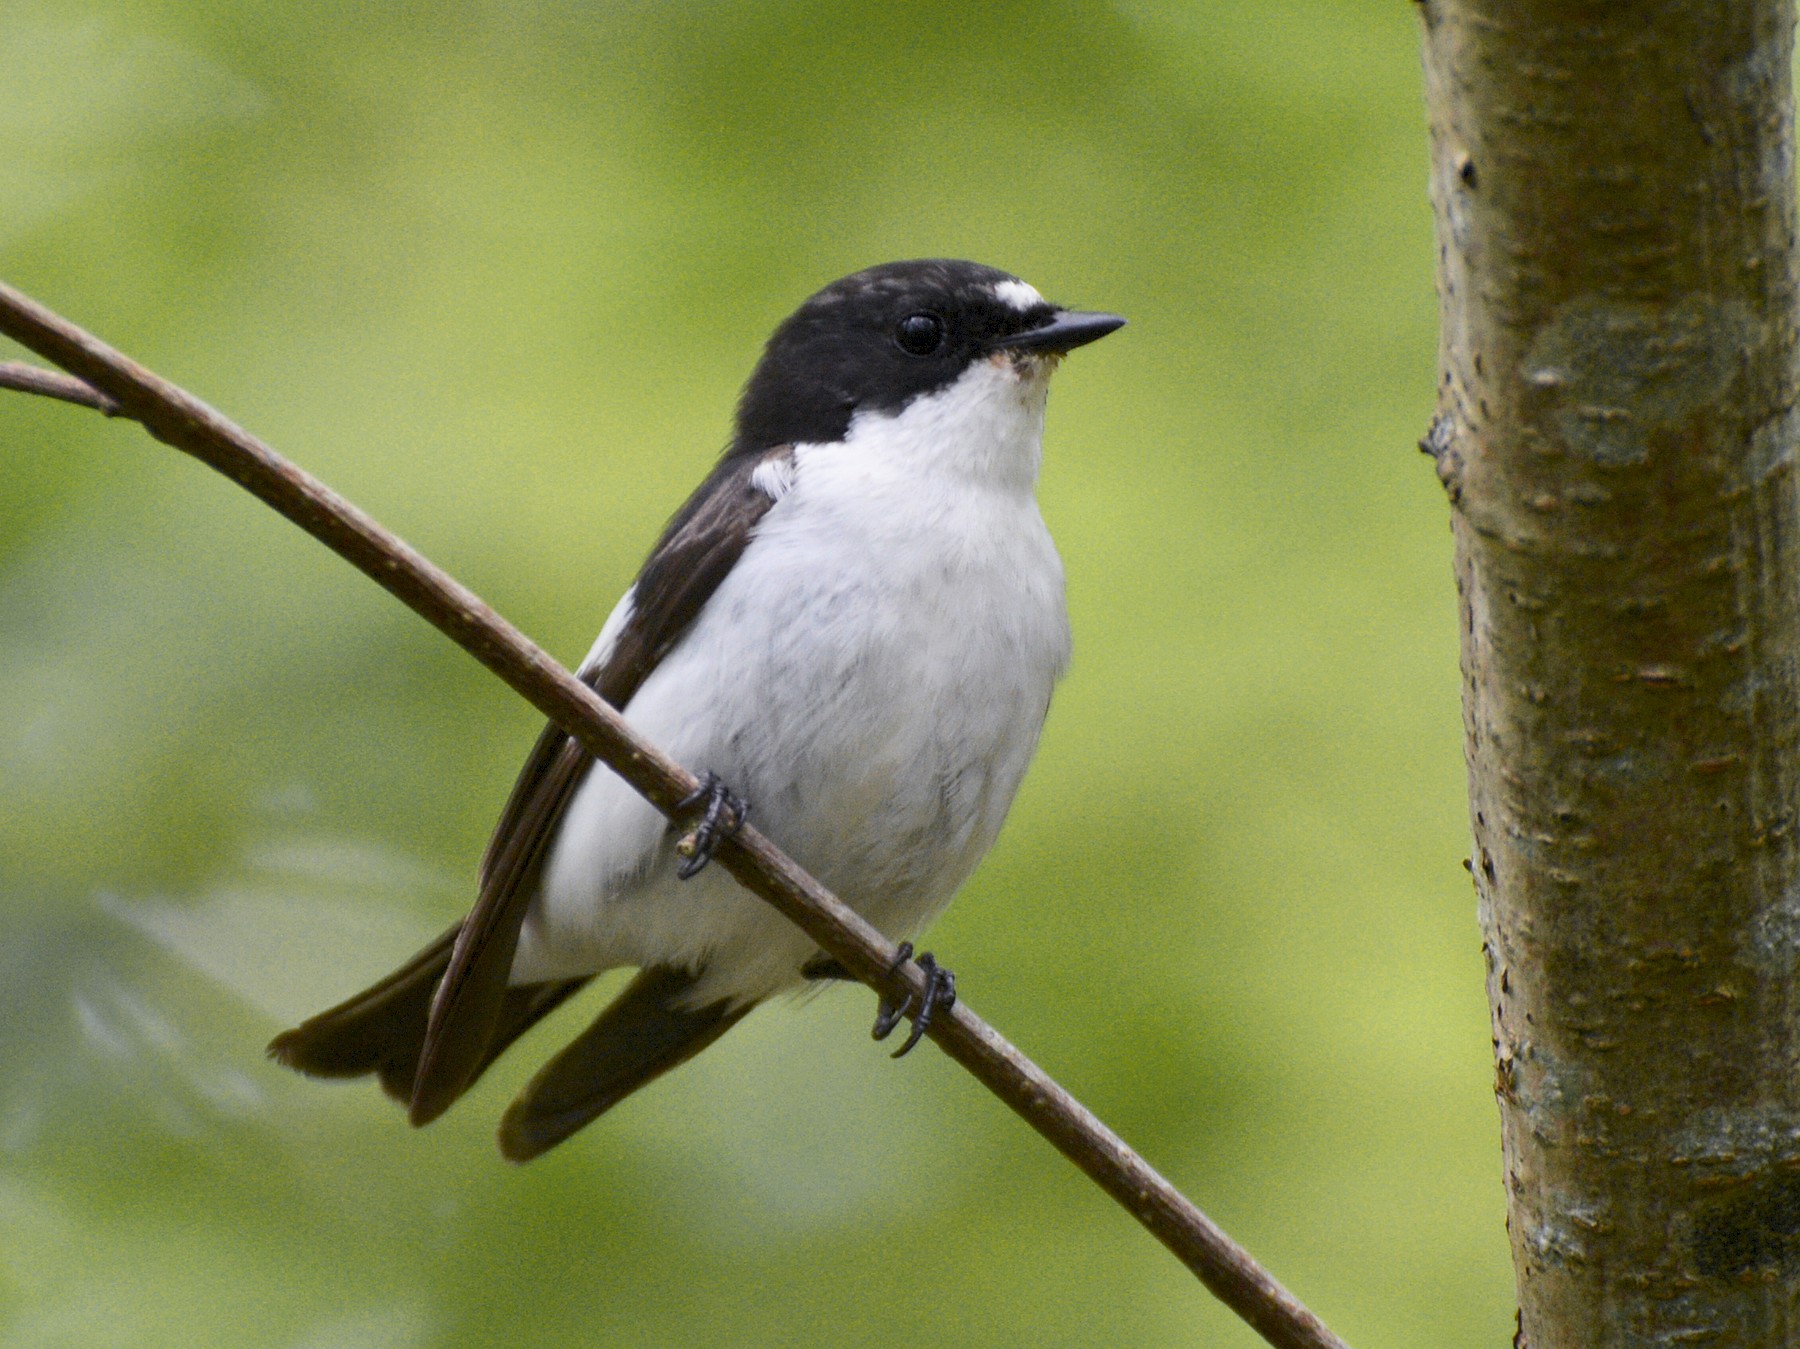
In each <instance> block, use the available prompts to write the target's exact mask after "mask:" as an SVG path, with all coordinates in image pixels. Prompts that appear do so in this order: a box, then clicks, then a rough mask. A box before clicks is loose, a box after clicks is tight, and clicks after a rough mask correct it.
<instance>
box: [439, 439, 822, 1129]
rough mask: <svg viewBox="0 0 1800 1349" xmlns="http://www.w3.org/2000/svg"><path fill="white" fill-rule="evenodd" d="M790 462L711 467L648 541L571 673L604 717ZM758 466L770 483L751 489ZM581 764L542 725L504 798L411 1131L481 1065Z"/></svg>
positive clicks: (709, 586) (666, 642)
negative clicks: (601, 634)
mask: <svg viewBox="0 0 1800 1349" xmlns="http://www.w3.org/2000/svg"><path fill="white" fill-rule="evenodd" d="M792 458H793V448H792V447H791V446H787V445H781V446H777V447H775V448H774V449H772V450H767V451H764V452H763V453H761V454H729V455H727V456H726V457H725V458H724V459H722V460H721V461H720V462H719V465H718V467H717V468H715V469H714V470H713V471H712V473H711V474H710V475H709V476H708V477H707V479H706V481H705V482H703V483H701V484H700V486H699V488H698V489H697V490H696V491H695V492H694V494H693V496H691V497H690V498H688V501H687V504H686V505H684V506H683V507H682V508H681V510H680V511H679V512H677V513H676V515H675V518H674V519H672V520H670V521H669V524H668V527H667V528H666V529H664V531H663V534H662V537H661V538H660V539H658V540H657V543H656V547H655V548H653V549H652V550H651V552H650V556H649V558H648V559H647V560H646V561H645V563H644V566H643V569H642V570H641V571H640V572H639V573H638V578H637V581H636V583H635V584H634V585H633V586H632V589H631V605H632V608H631V613H630V615H629V616H628V618H627V619H626V622H625V624H624V626H623V627H621V628H620V630H619V632H618V634H617V636H616V638H615V639H614V641H613V642H612V644H611V646H610V647H609V648H608V649H606V650H604V651H599V652H596V653H595V659H594V660H593V661H592V662H591V663H590V664H588V665H584V666H583V667H582V669H581V670H580V671H579V674H580V678H581V679H582V681H583V682H584V683H586V684H587V685H588V686H589V687H591V688H592V689H593V690H594V691H595V692H596V693H598V694H599V695H600V696H601V697H602V698H604V699H606V701H607V702H609V703H611V704H612V705H613V706H614V707H616V708H620V709H623V708H625V707H626V705H627V704H629V703H630V701H631V698H632V695H633V694H635V693H636V692H637V691H638V689H639V687H640V686H641V685H642V684H643V682H644V680H646V679H647V678H649V676H650V673H651V672H652V671H653V670H655V669H656V667H657V665H658V664H659V663H660V662H661V661H662V658H663V657H664V656H665V655H667V654H668V652H669V650H670V648H671V647H673V646H674V645H675V643H676V642H677V641H679V640H680V638H681V635H682V634H683V633H684V632H686V631H687V629H688V627H689V625H691V624H692V623H693V621H694V619H695V617H696V616H697V615H698V614H699V613H700V610H701V609H702V608H703V607H704V606H705V604H706V601H707V600H708V599H709V598H711V596H712V594H713V592H714V591H715V590H717V589H718V587H719V583H720V582H721V581H723V580H724V579H725V576H726V574H727V573H728V572H730V570H731V568H732V567H733V566H734V565H735V564H736V563H737V560H738V558H739V557H741V556H742V555H743V552H744V549H745V547H746V546H748V544H749V542H750V538H751V535H752V534H753V532H754V531H755V529H756V526H757V524H758V523H759V522H760V521H761V520H762V517H763V516H764V515H766V514H767V513H768V511H769V508H770V507H771V506H773V505H774V504H775V500H776V498H777V497H778V496H779V495H780V492H779V491H776V490H769V488H767V487H765V486H764V485H763V483H765V482H766V483H770V484H774V483H778V482H781V481H783V480H785V479H786V475H787V472H788V470H789V466H790V465H791V463H792ZM765 465H766V466H768V467H769V468H770V469H771V470H772V475H771V476H769V477H767V478H765V479H763V480H762V481H761V482H758V481H753V476H754V475H755V474H756V472H757V470H758V469H759V468H763V467H764V466H765ZM592 764H593V759H592V757H591V756H590V755H589V754H588V753H587V751H586V750H584V749H582V748H581V746H580V745H579V744H578V743H577V742H576V741H574V740H573V739H571V738H570V737H569V735H568V734H567V733H566V732H564V731H563V730H562V729H561V728H560V727H558V726H556V725H554V724H552V725H550V726H547V727H545V728H544V731H543V733H542V734H541V735H540V736H539V737H538V741H537V745H536V746H535V747H534V748H533V749H532V751H531V755H530V757H529V758H528V759H527V760H526V762H525V767H524V769H523V770H522V771H521V772H520V774H519V779H518V782H517V783H516V784H515V785H514V786H513V790H512V794H511V796H510V797H508V799H507V802H506V806H505V808H504V809H503V810H502V811H501V814H500V822H499V824H498V825H496V826H495V829H494V836H493V839H492V840H491V841H490V842H489V844H488V848H487V854H486V856H485V857H484V858H483V859H482V864H481V881H480V892H479V894H478V896H477V898H476V901H475V907H474V909H473V910H472V911H471V912H470V914H469V916H468V918H467V919H465V920H464V922H463V925H462V929H461V931H460V932H459V933H458V934H457V938H456V944H455V947H454V948H453V950H452V951H451V954H450V963H449V967H448V968H447V969H446V970H445V972H444V977H443V979H442V981H441V982H440V983H439V984H438V987H437V993H436V996H435V997H434V998H433V999H432V1003H431V1013H430V1018H429V1020H428V1022H427V1024H426V1030H425V1044H424V1048H423V1050H422V1052H421V1054H420V1056H419V1068H418V1074H417V1076H416V1078H415V1079H414V1082H413V1091H412V1102H411V1106H410V1109H409V1112H408V1113H409V1117H410V1118H411V1120H412V1122H413V1123H414V1124H425V1123H427V1122H429V1121H431V1120H433V1119H436V1118H437V1117H438V1116H439V1115H440V1114H442V1113H443V1112H444V1111H445V1110H446V1109H448V1108H449V1106H450V1104H451V1102H453V1101H454V1100H456V1098H457V1097H458V1096H460V1095H461V1094H462V1092H463V1090H464V1089H465V1088H466V1087H467V1086H468V1085H469V1083H470V1082H472V1081H473V1080H474V1078H475V1076H476V1074H477V1073H479V1071H480V1070H481V1068H482V1067H484V1066H485V1065H486V1062H487V1059H488V1054H489V1048H490V1044H491V1041H492V1037H493V1035H494V1032H495V1028H496V1026H497V1024H498V1023H499V1022H500V1020H501V1019H502V1014H503V1003H504V1000H505V996H506V988H507V979H508V976H509V975H510V974H511V971H512V963H513V954H514V951H515V950H516V948H517V946H518V940H519V926H520V924H521V923H522V922H523V921H524V918H525V910H526V907H527V905H528V904H529V902H530V899H531V894H532V889H533V884H532V883H533V881H534V879H535V876H536V872H537V867H538V864H539V862H540V861H541V860H542V858H543V854H544V850H545V847H546V845H547V844H548V843H549V841H550V839H551V837H552V836H553V835H554V834H555V831H556V825H557V822H558V821H559V820H560V819H561V818H562V813H563V810H564V808H565V807H566V806H567V805H568V803H569V799H570V797H572V796H573V795H574V793H575V788H576V787H577V786H578V785H579V784H580V782H581V779H582V776H583V775H584V774H585V773H586V772H587V770H588V768H589V767H591V766H592Z"/></svg>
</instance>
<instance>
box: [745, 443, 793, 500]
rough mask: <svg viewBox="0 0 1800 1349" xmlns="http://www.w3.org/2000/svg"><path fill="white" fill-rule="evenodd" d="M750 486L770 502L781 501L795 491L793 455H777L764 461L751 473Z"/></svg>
mask: <svg viewBox="0 0 1800 1349" xmlns="http://www.w3.org/2000/svg"><path fill="white" fill-rule="evenodd" d="M750 485H751V486H752V487H754V488H755V489H756V490H757V491H759V492H761V493H762V494H763V495H764V496H766V497H767V498H768V499H769V500H770V501H780V500H781V499H782V498H783V497H784V496H786V495H787V494H788V493H789V492H791V491H793V490H794V457H793V455H791V454H776V455H771V456H769V457H768V458H767V459H765V460H763V461H762V463H760V464H758V465H757V466H756V468H755V469H754V470H752V471H751V474H750Z"/></svg>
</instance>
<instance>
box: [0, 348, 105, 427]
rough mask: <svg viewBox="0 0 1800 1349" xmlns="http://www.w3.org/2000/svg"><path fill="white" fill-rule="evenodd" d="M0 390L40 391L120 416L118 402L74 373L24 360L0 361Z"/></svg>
mask: <svg viewBox="0 0 1800 1349" xmlns="http://www.w3.org/2000/svg"><path fill="white" fill-rule="evenodd" d="M0 389H17V390H18V391H19V392H20V393H35V394H40V395H42V396H43V397H45V398H55V399H59V400H61V401H62V402H64V403H77V404H79V405H80V406H82V407H84V408H92V409H94V411H95V412H104V413H105V414H106V415H107V416H109V417H116V416H118V415H119V405H118V404H117V403H115V402H114V401H113V400H112V399H110V398H108V397H107V396H106V395H105V394H103V393H101V392H100V390H98V389H96V388H95V387H94V386H93V385H91V384H88V383H86V382H84V381H82V380H79V379H76V378H75V377H74V376H73V375H59V374H57V373H56V371H54V370H40V369H39V368H38V367H37V366H35V365H26V364H25V363H24V362H23V361H0Z"/></svg>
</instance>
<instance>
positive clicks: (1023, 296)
mask: <svg viewBox="0 0 1800 1349" xmlns="http://www.w3.org/2000/svg"><path fill="white" fill-rule="evenodd" d="M994 296H995V298H996V299H998V300H999V301H1000V302H1001V303H1002V304H1009V305H1011V306H1012V307H1013V308H1014V309H1016V310H1018V311H1019V312H1020V313H1021V314H1023V313H1025V312H1026V311H1027V310H1032V309H1036V308H1037V307H1038V306H1039V305H1041V304H1042V303H1043V302H1044V297H1043V296H1042V295H1039V294H1038V293H1037V287H1036V286H1028V285H1026V284H1025V283H1024V282H1023V281H1010V280H1009V281H1000V282H996V283H995V285H994Z"/></svg>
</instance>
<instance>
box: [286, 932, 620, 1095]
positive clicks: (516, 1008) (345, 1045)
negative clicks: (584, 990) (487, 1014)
mask: <svg viewBox="0 0 1800 1349" xmlns="http://www.w3.org/2000/svg"><path fill="white" fill-rule="evenodd" d="M460 927H461V924H458V925H457V926H456V927H453V928H451V929H450V930H449V931H448V932H446V933H444V934H443V936H441V937H439V938H438V939H437V940H436V941H434V942H432V943H431V945H429V946H427V947H426V948H425V949H424V950H423V951H420V952H419V954H418V955H416V956H414V957H413V958H412V959H411V960H409V961H407V962H406V964H404V965H402V966H401V967H400V968H399V969H397V970H395V971H394V972H393V973H392V974H390V975H388V976H387V978H385V979H383V980H381V981H380V982H379V983H376V984H372V985H370V986H369V987H368V988H366V989H364V990H363V991H362V992H361V993H358V994H357V995H356V996H355V997H352V998H348V999H346V1000H345V1001H343V1002H341V1003H339V1004H338V1005H337V1006H336V1007H332V1008H329V1009H327V1010H326V1011H323V1012H320V1013H319V1014H318V1015H317V1016H313V1017H309V1018H307V1019H306V1020H305V1021H302V1022H301V1023H300V1024H299V1025H298V1026H295V1027H294V1028H293V1029H292V1030H286V1031H283V1032H282V1033H281V1034H280V1035H277V1036H276V1037H275V1038H274V1039H273V1040H271V1041H270V1042H269V1057H271V1058H273V1059H274V1060H276V1062H278V1063H281V1064H283V1065H285V1066H286V1067H289V1068H292V1069H294V1070H295V1071H296V1072H301V1073H305V1074H306V1075H307V1076H309V1077H364V1076H367V1075H368V1074H370V1073H374V1074H375V1075H376V1078H377V1080H378V1081H379V1082H380V1083H381V1089H382V1090H383V1091H385V1092H386V1093H387V1094H388V1095H389V1096H391V1097H393V1098H394V1099H395V1100H396V1101H399V1102H400V1103H401V1104H403V1105H404V1104H407V1103H409V1102H410V1101H411V1099H412V1094H413V1079H414V1078H415V1077H417V1075H418V1071H419V1055H420V1052H421V1050H422V1049H423V1048H424V1044H425V1024H426V1020H427V1018H428V1017H429V1016H430V1013H431V999H432V995H433V993H435V992H436V990H437V985H438V981H439V980H440V979H441V978H443V975H444V970H445V969H446V968H447V967H448V966H449V964H450V950H451V948H452V947H453V946H454V945H455V943H456V934H457V932H458V931H459V930H460ZM586 983H587V980H586V979H563V980H558V981H556V982H553V983H545V984H528V985H524V986H521V987H519V988H509V989H507V990H506V994H505V997H504V998H503V1000H502V1002H501V1005H500V1012H499V1015H498V1016H497V1017H496V1018H495V1024H494V1029H493V1034H492V1036H491V1037H490V1039H489V1041H488V1045H487V1049H486V1051H485V1053H484V1055H483V1057H482V1059H481V1061H480V1064H479V1065H478V1066H477V1067H476V1069H475V1072H474V1073H473V1074H472V1075H471V1076H470V1078H469V1080H468V1082H467V1083H465V1084H464V1090H467V1089H468V1087H470V1086H473V1085H474V1084H475V1080H476V1079H477V1078H479V1077H480V1076H481V1074H482V1073H484V1072H486V1071H487V1068H488V1065H489V1064H491V1063H493V1061H494V1060H495V1059H497V1058H499V1057H500V1055H501V1054H502V1053H503V1052H505V1050H506V1049H507V1047H508V1046H510V1045H511V1044H512V1042H513V1041H514V1040H517V1039H518V1038H519V1037H520V1036H521V1035H523V1034H524V1033H525V1032H526V1031H528V1030H530V1029H531V1028H532V1027H533V1026H535V1025H536V1024H537V1023H538V1022H539V1021H540V1020H541V1019H542V1018H544V1017H545V1016H548V1015H549V1014H550V1012H551V1011H553V1010H554V1009H555V1008H557V1007H559V1006H561V1005H562V1003H563V1002H564V1001H565V1000H566V999H568V998H569V997H570V996H571V995H572V994H574V993H575V992H576V990H578V989H580V988H581V987H582V986H583V985H584V984H586Z"/></svg>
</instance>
